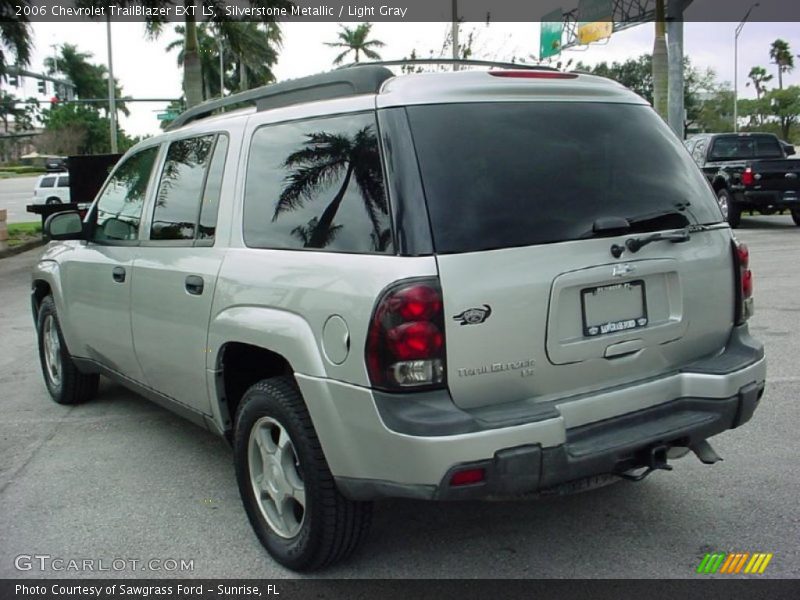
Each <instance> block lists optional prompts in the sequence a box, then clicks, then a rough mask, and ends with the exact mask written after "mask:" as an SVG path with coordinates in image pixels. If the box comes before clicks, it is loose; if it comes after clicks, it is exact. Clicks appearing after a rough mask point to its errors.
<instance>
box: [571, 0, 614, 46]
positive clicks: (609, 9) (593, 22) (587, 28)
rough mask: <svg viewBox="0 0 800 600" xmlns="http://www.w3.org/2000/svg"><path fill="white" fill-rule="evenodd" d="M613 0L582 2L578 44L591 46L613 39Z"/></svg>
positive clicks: (579, 4)
mask: <svg viewBox="0 0 800 600" xmlns="http://www.w3.org/2000/svg"><path fill="white" fill-rule="evenodd" d="M613 14H614V10H613V6H612V2H611V0H580V2H579V3H578V43H579V44H590V43H591V42H596V41H597V40H602V39H605V38H607V37H611V34H612V33H613V31H614V21H613Z"/></svg>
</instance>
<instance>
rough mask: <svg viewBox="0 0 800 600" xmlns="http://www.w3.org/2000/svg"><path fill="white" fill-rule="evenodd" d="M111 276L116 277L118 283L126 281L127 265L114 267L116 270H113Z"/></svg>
mask: <svg viewBox="0 0 800 600" xmlns="http://www.w3.org/2000/svg"><path fill="white" fill-rule="evenodd" d="M111 276H112V277H113V278H114V281H116V282H117V283H124V282H125V267H114V270H113V271H111Z"/></svg>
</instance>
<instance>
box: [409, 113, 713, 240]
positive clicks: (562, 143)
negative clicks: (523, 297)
mask: <svg viewBox="0 0 800 600" xmlns="http://www.w3.org/2000/svg"><path fill="white" fill-rule="evenodd" d="M407 112H408V115H409V122H410V125H411V129H412V133H413V136H414V144H415V146H416V149H417V158H418V161H419V166H420V171H421V174H422V180H423V185H424V188H425V195H426V199H427V203H428V211H429V215H430V220H431V227H432V230H433V238H434V245H435V248H436V251H437V252H440V253H450V252H470V251H477V250H488V249H493V248H508V247H513V246H527V245H532V244H543V243H548V242H559V241H567V240H575V239H581V238H587V237H592V236H593V225H594V223H595V221H596V220H597V219H600V218H603V217H623V218H626V219H628V220H629V222H630V223H631V225H632V227H633V228H636V229H637V230H640V231H647V230H656V229H667V228H672V227H675V228H677V227H682V226H685V225H688V224H698V223H702V224H708V223H717V222H720V221H721V220H722V217H721V214H720V211H719V209H718V207H717V205H716V202H715V201H714V197H713V193H712V192H711V190H710V188H709V187H708V184H707V183H706V181H705V178H704V177H703V175H702V174H701V173H700V171H699V170H698V169H697V167H696V165H695V164H694V163H693V162H692V160H691V158H690V157H689V155H688V154H687V153H686V150H685V149H684V148H683V147H682V145H681V142H680V141H679V140H678V139H677V138H676V137H675V136H674V135H673V134H672V132H671V131H670V130H669V129H668V128H667V126H666V125H665V124H664V123H663V122H662V121H661V119H659V117H658V116H657V115H656V114H655V113H654V112H653V110H652V109H651V108H649V107H647V106H638V105H626V104H601V103H581V102H570V103H564V102H559V103H554V102H527V103H473V104H447V105H424V106H410V107H408V108H407Z"/></svg>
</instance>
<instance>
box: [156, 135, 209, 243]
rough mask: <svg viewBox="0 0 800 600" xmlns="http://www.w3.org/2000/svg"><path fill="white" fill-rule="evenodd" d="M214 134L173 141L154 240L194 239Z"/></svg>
mask: <svg viewBox="0 0 800 600" xmlns="http://www.w3.org/2000/svg"><path fill="white" fill-rule="evenodd" d="M213 142H214V136H213V135H208V136H204V137H197V138H190V139H186V140H180V141H177V142H173V143H172V144H170V146H169V151H168V152H167V160H166V162H165V163H164V170H163V172H162V175H161V182H160V184H159V186H158V195H157V196H156V207H155V213H154V215H153V226H152V231H151V234H150V239H154V240H191V239H192V238H194V229H195V222H196V220H197V213H198V210H199V206H200V194H201V192H202V187H203V172H204V170H205V168H206V164H207V163H208V159H209V155H210V154H211V147H212V145H213Z"/></svg>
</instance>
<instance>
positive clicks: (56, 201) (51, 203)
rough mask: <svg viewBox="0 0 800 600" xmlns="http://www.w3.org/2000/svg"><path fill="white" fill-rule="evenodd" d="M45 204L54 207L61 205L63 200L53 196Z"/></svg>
mask: <svg viewBox="0 0 800 600" xmlns="http://www.w3.org/2000/svg"><path fill="white" fill-rule="evenodd" d="M45 204H49V205H53V204H61V198H56V197H55V196H51V197H50V198H48V199H47V200H46V201H45Z"/></svg>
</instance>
